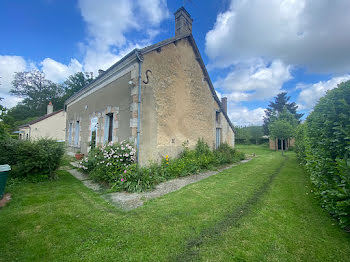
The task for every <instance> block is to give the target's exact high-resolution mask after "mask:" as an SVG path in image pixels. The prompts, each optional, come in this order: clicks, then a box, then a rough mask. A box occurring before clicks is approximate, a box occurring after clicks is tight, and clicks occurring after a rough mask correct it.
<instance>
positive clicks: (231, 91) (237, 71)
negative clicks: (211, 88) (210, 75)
mask: <svg viewBox="0 0 350 262" xmlns="http://www.w3.org/2000/svg"><path fill="white" fill-rule="evenodd" d="M290 70H291V67H290V66H286V65H285V64H283V62H281V61H280V60H275V61H273V62H272V63H271V64H267V63H264V62H263V60H262V59H258V60H251V61H250V62H246V63H240V64H237V65H236V66H235V67H234V69H233V70H232V71H231V72H230V73H228V74H227V75H226V77H225V78H219V79H218V80H217V81H216V82H215V83H214V85H215V87H216V89H219V90H220V91H221V93H222V95H223V96H227V97H228V99H229V100H230V101H234V102H239V101H251V100H266V99H269V98H271V97H273V96H275V95H276V94H278V93H279V92H281V90H282V85H283V83H284V82H286V81H288V80H290V79H291V74H290Z"/></svg>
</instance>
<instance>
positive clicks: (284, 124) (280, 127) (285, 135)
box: [269, 119, 295, 155]
mask: <svg viewBox="0 0 350 262" xmlns="http://www.w3.org/2000/svg"><path fill="white" fill-rule="evenodd" d="M294 130H295V127H293V125H292V124H291V123H290V122H289V121H287V120H285V119H277V120H275V121H273V122H272V123H270V125H269V131H270V136H271V137H272V138H274V139H276V138H277V139H280V140H287V139H289V138H291V137H293V136H294ZM281 148H282V155H283V146H282V147H281Z"/></svg>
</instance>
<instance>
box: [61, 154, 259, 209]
mask: <svg viewBox="0 0 350 262" xmlns="http://www.w3.org/2000/svg"><path fill="white" fill-rule="evenodd" d="M251 159H252V158H250V159H246V160H242V161H240V162H239V163H236V164H232V165H229V166H227V167H224V168H221V169H219V170H217V171H207V172H203V173H199V174H195V175H191V176H186V177H181V178H175V179H173V180H169V181H166V182H163V183H161V184H159V185H157V186H156V187H155V189H154V190H153V191H150V192H143V193H127V192H116V193H108V194H102V195H101V196H102V197H103V198H104V199H105V200H107V201H108V202H110V203H111V204H113V205H115V206H117V207H120V208H122V209H124V210H132V209H135V208H137V207H140V206H142V205H143V203H144V202H145V201H147V200H149V199H152V198H157V197H160V196H163V195H165V194H168V193H171V192H174V191H177V190H179V189H181V188H183V187H184V186H187V185H189V184H193V183H196V182H198V181H200V180H202V179H205V178H207V177H210V176H213V175H216V174H218V173H220V172H222V171H223V170H226V169H228V168H231V167H234V166H237V165H239V164H242V163H246V162H248V161H250V160H251ZM71 164H72V165H73V163H71ZM67 171H68V172H69V173H71V174H72V175H73V176H74V177H76V178H77V179H79V180H80V181H82V182H83V184H84V185H85V186H86V187H88V188H90V189H92V190H94V191H97V192H101V189H102V188H101V186H100V185H99V184H96V183H94V182H93V181H92V180H90V179H89V178H88V177H87V176H86V175H85V174H83V173H81V172H79V171H77V170H75V169H71V170H67Z"/></svg>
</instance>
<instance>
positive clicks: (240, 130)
mask: <svg viewBox="0 0 350 262" xmlns="http://www.w3.org/2000/svg"><path fill="white" fill-rule="evenodd" d="M235 129H236V137H235V141H236V143H237V144H245V145H249V144H255V145H260V144H262V143H266V142H268V139H264V138H263V135H264V130H263V127H262V126H241V127H236V128H235Z"/></svg>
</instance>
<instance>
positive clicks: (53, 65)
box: [40, 58, 83, 83]
mask: <svg viewBox="0 0 350 262" xmlns="http://www.w3.org/2000/svg"><path fill="white" fill-rule="evenodd" d="M40 65H41V66H42V68H41V70H42V71H43V72H44V73H45V77H46V78H47V79H50V80H51V81H53V82H56V83H57V82H61V81H63V80H65V79H66V78H67V77H68V76H70V75H73V74H75V73H77V72H80V71H82V70H83V66H82V64H80V63H79V61H78V60H76V59H71V61H70V63H69V65H64V64H62V63H60V62H57V61H55V60H53V59H51V58H45V59H44V60H43V61H42V62H41V63H40Z"/></svg>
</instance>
